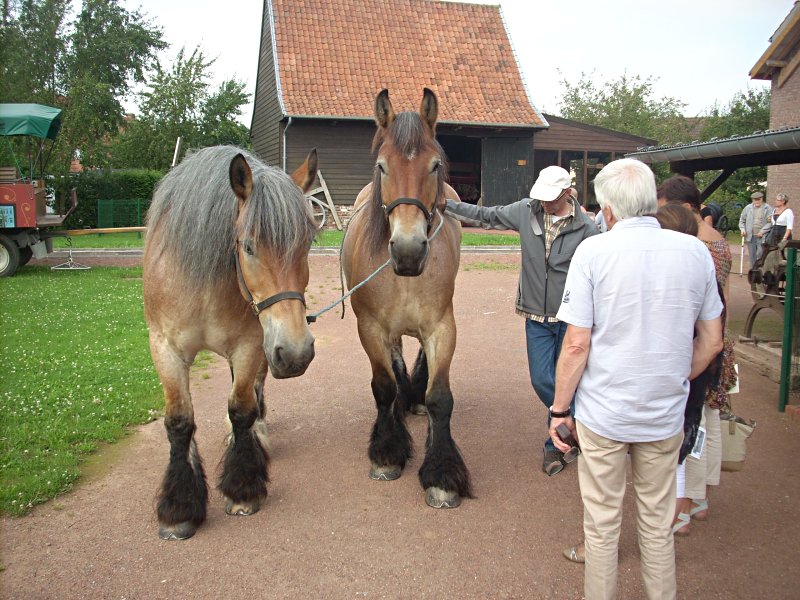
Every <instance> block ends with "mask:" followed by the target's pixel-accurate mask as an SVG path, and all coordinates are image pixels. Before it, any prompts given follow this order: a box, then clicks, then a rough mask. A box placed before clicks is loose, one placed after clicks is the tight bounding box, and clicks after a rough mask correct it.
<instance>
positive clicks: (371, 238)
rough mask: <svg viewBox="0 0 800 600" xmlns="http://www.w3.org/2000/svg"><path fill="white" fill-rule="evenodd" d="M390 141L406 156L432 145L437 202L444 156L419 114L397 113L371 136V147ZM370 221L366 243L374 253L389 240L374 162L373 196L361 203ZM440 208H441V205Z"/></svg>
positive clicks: (440, 192) (377, 147)
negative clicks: (437, 166)
mask: <svg viewBox="0 0 800 600" xmlns="http://www.w3.org/2000/svg"><path fill="white" fill-rule="evenodd" d="M387 141H388V142H390V143H391V144H392V145H393V146H394V147H395V148H397V149H398V151H400V152H402V153H403V154H404V155H405V156H410V155H414V154H419V153H420V152H421V151H422V150H423V149H424V148H425V147H426V146H429V145H433V147H434V149H435V150H436V152H437V153H438V154H439V156H440V157H441V159H442V166H441V168H440V169H439V171H438V173H437V174H438V184H437V191H436V201H437V203H438V202H439V201H440V200H441V198H442V197H443V196H442V195H443V193H444V183H445V179H446V178H447V162H446V161H447V159H446V157H445V154H444V150H443V149H442V147H441V145H440V144H439V142H438V141H437V140H436V137H435V136H431V137H429V136H428V128H427V126H426V125H425V123H423V121H422V117H420V116H419V114H418V113H415V112H402V113H399V114H398V115H397V116H396V117H395V119H394V121H392V124H391V125H390V126H389V127H388V129H386V130H383V129H380V128H379V129H378V131H377V132H376V133H375V137H374V138H373V140H372V151H373V152H375V151H376V150H378V149H379V148H380V147H381V146H382V145H383V144H384V143H386V142H387ZM364 210H365V211H366V212H367V215H366V218H367V219H368V221H369V224H368V226H367V227H366V230H365V232H364V237H365V242H366V247H367V248H369V250H370V252H372V253H373V254H376V253H378V252H379V251H380V249H381V248H385V247H386V245H387V244H388V243H389V221H388V220H387V219H386V214H385V213H384V210H383V197H382V195H381V171H380V169H379V168H378V166H377V165H375V168H374V170H373V175H372V197H371V198H370V199H369V201H368V203H367V204H366V205H365V206H364ZM439 210H440V211H441V210H443V207H440V208H439Z"/></svg>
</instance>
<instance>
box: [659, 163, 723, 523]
mask: <svg viewBox="0 0 800 600" xmlns="http://www.w3.org/2000/svg"><path fill="white" fill-rule="evenodd" d="M658 204H659V205H660V206H661V207H662V208H660V209H659V212H661V211H662V210H664V209H665V208H667V207H668V206H670V205H675V206H677V207H680V208H683V209H685V210H686V211H687V212H688V214H690V215H691V217H692V218H693V219H694V220H695V223H696V226H695V228H696V230H697V234H696V235H697V237H698V239H699V240H700V241H701V242H703V244H705V245H706V247H707V248H708V251H709V252H710V254H711V258H712V260H713V261H714V272H715V275H716V279H717V283H718V284H719V287H720V289H721V290H722V293H723V296H724V297H723V302H724V301H725V298H726V297H727V291H728V287H727V286H728V278H729V275H730V272H731V264H732V263H733V258H732V256H731V251H730V247H729V246H728V242H727V240H726V239H725V238H724V237H723V236H722V234H721V233H719V232H718V231H717V230H716V229H714V228H713V227H712V226H710V225H708V223H706V222H705V221H704V219H703V218H702V216H701V206H702V205H701V203H700V190H698V189H697V186H696V185H695V183H694V181H693V180H691V179H690V178H688V177H685V176H683V175H675V176H673V177H670V178H669V179H667V180H666V181H664V182H663V183H662V184H661V185H660V186H659V188H658ZM678 230H679V231H680V229H678ZM721 364H722V368H721V372H720V374H719V376H718V377H716V378H715V379H714V381H713V382H712V385H710V386H709V388H708V389H707V390H706V397H705V404H704V406H703V412H702V417H701V420H700V427H701V428H703V429H704V430H705V443H704V445H703V448H702V451H701V452H700V455H699V457H696V456H692V455H689V456H687V457H686V460H685V461H684V463H683V464H682V465H680V466H679V467H678V469H677V473H676V477H677V492H676V493H677V501H676V503H675V520H674V522H673V533H675V534H676V535H688V534H689V532H690V521H691V519H697V520H703V519H705V518H707V516H708V488H709V486H718V485H719V480H720V471H721V468H722V429H721V424H720V420H719V413H720V410H728V409H729V403H728V390H729V389H730V388H731V386H732V385H733V384H734V383H735V382H736V371H735V368H734V351H733V338H732V337H731V335H730V333H729V332H728V331H725V332H724V344H723V352H722V361H721Z"/></svg>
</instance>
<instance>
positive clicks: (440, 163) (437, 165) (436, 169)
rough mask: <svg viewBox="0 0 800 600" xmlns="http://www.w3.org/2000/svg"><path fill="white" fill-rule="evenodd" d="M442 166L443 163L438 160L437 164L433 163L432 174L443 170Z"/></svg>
mask: <svg viewBox="0 0 800 600" xmlns="http://www.w3.org/2000/svg"><path fill="white" fill-rule="evenodd" d="M441 166H442V161H440V160H437V161H436V162H435V163H433V168H432V169H431V173H436V171H438V170H439V169H440V168H441Z"/></svg>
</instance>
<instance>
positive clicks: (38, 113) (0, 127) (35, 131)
mask: <svg viewBox="0 0 800 600" xmlns="http://www.w3.org/2000/svg"><path fill="white" fill-rule="evenodd" d="M59 129H61V109H60V108H51V107H50V106H44V105H43V104H0V135H30V136H33V137H38V138H47V139H51V140H54V139H56V136H57V135H58V130H59Z"/></svg>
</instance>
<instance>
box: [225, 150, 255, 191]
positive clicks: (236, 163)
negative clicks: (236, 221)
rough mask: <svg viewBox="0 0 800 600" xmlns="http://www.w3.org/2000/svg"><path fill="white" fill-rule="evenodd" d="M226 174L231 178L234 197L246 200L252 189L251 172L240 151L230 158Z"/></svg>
mask: <svg viewBox="0 0 800 600" xmlns="http://www.w3.org/2000/svg"><path fill="white" fill-rule="evenodd" d="M228 176H229V177H230V180H231V188H232V189H233V193H234V194H236V197H237V198H239V200H240V201H241V202H247V199H248V198H249V197H250V193H251V192H252V191H253V172H252V171H251V170H250V165H248V164H247V161H246V160H245V159H244V156H243V155H242V154H241V153H240V154H237V155H236V156H234V157H233V160H231V166H230V168H229V169H228Z"/></svg>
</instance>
